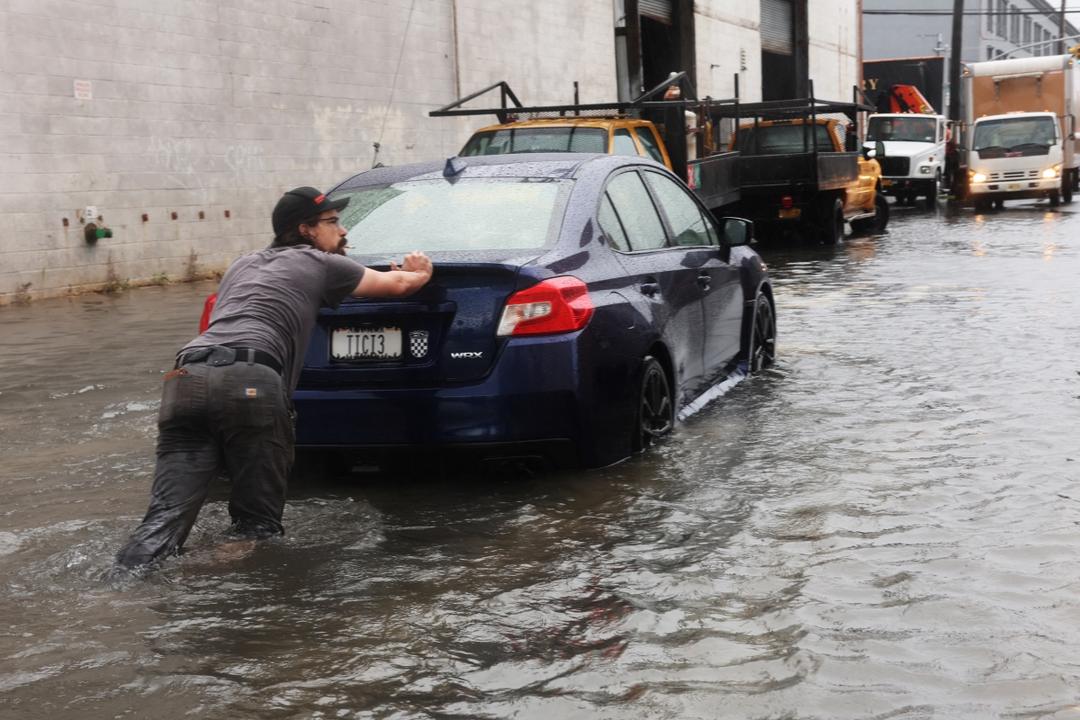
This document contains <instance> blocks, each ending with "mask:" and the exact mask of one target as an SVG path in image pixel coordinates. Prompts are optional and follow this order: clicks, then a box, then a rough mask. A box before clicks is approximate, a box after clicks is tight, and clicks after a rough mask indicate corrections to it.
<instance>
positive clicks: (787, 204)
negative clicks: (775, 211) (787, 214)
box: [780, 195, 795, 210]
mask: <svg viewBox="0 0 1080 720" xmlns="http://www.w3.org/2000/svg"><path fill="white" fill-rule="evenodd" d="M794 205H795V199H794V198H792V197H791V196H790V195H785V196H784V197H782V198H780V207H782V208H784V209H785V210H790V209H791V208H792V207H793V206H794Z"/></svg>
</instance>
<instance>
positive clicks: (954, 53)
mask: <svg viewBox="0 0 1080 720" xmlns="http://www.w3.org/2000/svg"><path fill="white" fill-rule="evenodd" d="M963 47H964V0H953V11H952V49H951V54H950V56H949V119H950V120H953V121H955V122H960V53H961V51H962V49H963Z"/></svg>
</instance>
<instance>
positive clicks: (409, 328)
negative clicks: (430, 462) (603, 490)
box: [294, 154, 776, 467]
mask: <svg viewBox="0 0 1080 720" xmlns="http://www.w3.org/2000/svg"><path fill="white" fill-rule="evenodd" d="M331 195H332V196H333V197H341V196H347V197H349V199H350V202H349V205H348V206H347V207H346V208H345V209H344V210H343V211H342V224H343V225H344V226H345V227H346V228H347V230H348V236H347V240H348V244H349V250H348V252H349V253H350V254H351V255H352V256H354V257H355V258H356V259H357V260H358V261H360V262H361V263H363V264H365V265H368V266H371V267H375V268H378V269H383V268H387V267H389V264H390V262H394V261H397V262H400V260H401V258H402V256H403V255H404V254H405V253H407V252H409V251H411V250H423V251H425V252H426V253H428V254H429V255H430V256H431V259H432V261H433V262H434V265H435V272H434V275H433V277H432V280H431V282H430V283H429V284H428V285H427V286H426V287H424V288H423V289H422V290H421V291H420V292H418V293H417V294H416V295H413V296H412V297H409V298H404V299H393V300H385V299H378V300H362V299H357V300H353V299H350V300H346V301H345V303H343V304H342V305H341V307H340V308H338V309H336V310H329V309H325V310H323V311H321V313H320V315H319V319H318V323H317V327H316V329H315V332H314V335H313V337H312V341H311V344H310V346H309V348H308V352H307V356H306V357H305V361H304V368H303V372H302V375H301V377H300V383H299V387H298V389H297V391H296V393H295V395H294V401H295V405H296V410H297V413H298V420H297V447H298V448H300V449H301V450H303V449H309V450H331V449H334V450H348V451H352V452H353V453H354V454H355V453H359V454H360V455H365V454H367V455H371V456H383V454H384V452H385V451H395V450H396V451H402V450H404V451H407V452H409V453H412V454H413V455H414V456H415V453H417V452H422V453H423V454H424V456H425V457H436V456H440V455H442V454H443V453H442V452H440V451H450V452H451V453H456V452H457V451H465V452H467V453H468V454H469V455H474V456H478V457H479V458H480V459H514V460H519V459H542V460H546V461H549V462H550V463H552V464H554V465H557V466H567V465H570V466H587V467H596V466H603V465H608V464H611V463H614V462H618V461H620V460H622V459H624V458H626V457H628V456H630V455H631V454H633V453H635V452H638V451H641V450H644V449H645V448H647V447H649V446H650V445H651V444H652V443H653V442H655V441H656V440H657V439H658V438H660V437H662V436H664V435H666V434H667V433H669V432H670V431H671V430H672V427H673V425H674V423H675V421H676V418H677V417H678V415H679V413H680V411H685V410H686V409H687V408H688V407H691V404H692V403H694V402H695V401H698V404H700V403H701V401H702V400H703V399H704V398H707V395H705V393H707V391H708V390H709V389H710V388H712V387H714V386H715V385H716V384H717V383H718V382H720V381H722V380H723V379H724V378H725V377H727V376H728V375H729V374H730V373H731V372H732V371H733V370H734V369H736V368H737V367H738V366H739V365H740V363H744V364H745V368H746V369H748V370H749V371H751V372H753V371H755V370H758V369H760V368H762V367H764V366H766V365H768V364H770V363H772V361H773V357H774V352H775V331H776V324H775V312H774V304H773V297H772V289H771V286H770V283H769V278H768V275H767V273H766V270H765V265H764V264H763V263H762V262H761V259H760V258H759V257H758V255H757V253H755V252H754V251H753V250H752V249H751V248H750V247H749V243H750V241H751V239H752V232H753V226H752V224H750V223H749V222H747V221H745V220H739V219H734V218H726V219H723V220H720V221H719V222H717V221H715V220H714V219H713V218H712V216H711V215H710V213H709V212H708V211H707V210H706V209H705V208H704V207H703V206H702V205H701V204H700V203H699V202H698V200H697V199H696V197H695V196H694V195H693V193H692V192H690V191H689V190H688V189H687V187H686V186H685V185H684V184H683V183H682V182H681V181H679V180H678V179H677V178H676V177H675V176H674V175H672V174H671V173H670V172H669V171H668V170H667V169H665V168H664V167H663V166H661V165H659V164H657V163H654V162H652V161H651V160H646V159H643V158H636V157H618V156H611V155H581V154H573V155H571V154H553V155H530V156H528V157H522V156H520V155H518V156H512V155H506V156H488V157H475V158H468V159H462V158H452V159H451V160H449V161H446V162H445V163H443V162H439V163H425V164H417V165H408V166H402V167H388V168H378V169H374V170H370V171H368V172H363V173H360V174H359V175H356V176H354V177H352V178H350V179H349V180H347V181H345V182H344V183H342V184H340V185H339V186H337V187H336V188H335V189H334V190H333V191H332V192H331Z"/></svg>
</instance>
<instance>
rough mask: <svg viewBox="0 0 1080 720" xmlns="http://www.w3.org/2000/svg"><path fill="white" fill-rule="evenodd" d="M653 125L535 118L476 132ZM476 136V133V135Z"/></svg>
mask: <svg viewBox="0 0 1080 720" xmlns="http://www.w3.org/2000/svg"><path fill="white" fill-rule="evenodd" d="M647 125H652V123H650V122H649V121H648V120H641V119H638V118H631V117H557V118H535V119H533V120H515V121H514V122H507V123H499V124H497V125H488V126H486V127H482V128H480V129H479V130H477V131H476V132H478V133H482V132H493V131H495V130H514V129H517V128H573V127H585V128H597V129H600V130H610V129H611V128H625V127H642V126H647ZM474 134H475V133H474Z"/></svg>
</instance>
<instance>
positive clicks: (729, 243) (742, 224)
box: [720, 217, 754, 247]
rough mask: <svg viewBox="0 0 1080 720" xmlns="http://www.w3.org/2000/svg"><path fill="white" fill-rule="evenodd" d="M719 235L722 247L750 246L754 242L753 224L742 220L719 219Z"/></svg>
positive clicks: (731, 218)
mask: <svg viewBox="0 0 1080 720" xmlns="http://www.w3.org/2000/svg"><path fill="white" fill-rule="evenodd" d="M720 234H721V244H722V245H723V246H724V247H736V246H738V245H750V244H751V243H753V242H754V223H753V221H751V220H744V219H743V218H736V217H726V218H720Z"/></svg>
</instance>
